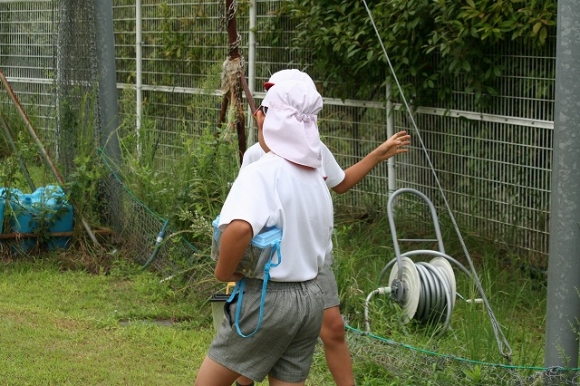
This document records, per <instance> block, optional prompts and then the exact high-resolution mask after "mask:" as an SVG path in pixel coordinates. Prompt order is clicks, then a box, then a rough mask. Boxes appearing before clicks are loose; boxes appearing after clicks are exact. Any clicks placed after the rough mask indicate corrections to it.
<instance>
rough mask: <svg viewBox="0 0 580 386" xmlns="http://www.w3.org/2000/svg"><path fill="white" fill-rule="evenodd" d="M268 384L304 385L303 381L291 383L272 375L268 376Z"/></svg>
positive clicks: (273, 385)
mask: <svg viewBox="0 0 580 386" xmlns="http://www.w3.org/2000/svg"><path fill="white" fill-rule="evenodd" d="M268 384H269V385H270V386H304V384H305V381H302V382H297V383H291V382H284V381H281V380H279V379H276V378H274V377H268Z"/></svg>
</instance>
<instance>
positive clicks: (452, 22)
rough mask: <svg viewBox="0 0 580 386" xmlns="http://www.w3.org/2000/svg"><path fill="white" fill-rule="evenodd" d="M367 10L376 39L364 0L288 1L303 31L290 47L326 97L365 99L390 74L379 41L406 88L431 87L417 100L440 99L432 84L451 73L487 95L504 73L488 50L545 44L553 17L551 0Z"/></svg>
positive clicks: (391, 5)
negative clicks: (309, 69) (320, 80)
mask: <svg viewBox="0 0 580 386" xmlns="http://www.w3.org/2000/svg"><path fill="white" fill-rule="evenodd" d="M369 7H370V10H371V13H372V19H373V20H374V22H375V23H376V27H377V30H378V31H379V34H380V40H379V38H378V37H377V35H376V32H375V30H374V26H373V25H372V23H371V19H370V17H369V15H368V13H367V11H366V9H365V7H363V6H362V3H361V2H348V1H340V0H320V1H310V0H294V1H291V2H289V4H288V8H289V9H291V10H292V11H291V14H292V17H293V18H294V20H295V21H296V23H297V26H296V30H297V31H300V32H299V33H298V34H297V35H296V38H295V39H294V41H293V45H294V50H295V51H297V54H298V55H297V57H299V58H304V63H302V64H309V65H310V68H311V69H312V70H311V72H313V73H312V75H313V76H314V77H315V78H319V79H324V81H323V83H324V85H326V88H325V89H324V90H323V91H324V93H325V95H327V96H334V97H341V98H364V97H365V96H368V95H372V92H373V90H374V89H375V88H376V87H377V81H380V83H384V82H383V80H384V81H386V80H387V78H389V77H391V76H392V74H390V73H389V72H390V71H388V68H387V66H386V57H385V55H384V53H383V48H382V47H381V42H382V43H383V44H384V47H385V49H386V51H387V55H388V56H389V59H390V61H391V63H392V64H393V67H394V70H395V73H396V75H397V77H398V78H399V79H400V80H403V83H404V84H403V87H404V88H405V89H409V90H410V92H411V93H412V94H413V95H417V94H418V93H417V90H433V93H432V94H430V93H429V92H427V93H426V92H421V93H420V95H418V98H419V99H417V100H416V101H415V103H421V99H423V100H432V98H434V97H437V98H441V97H445V96H444V95H442V94H441V92H443V94H445V93H446V91H445V87H443V86H441V87H440V88H441V89H442V90H437V91H436V90H435V89H436V87H437V85H438V83H441V82H443V80H444V79H446V78H447V77H449V76H451V77H457V76H462V77H463V78H464V79H465V81H466V82H467V83H468V84H466V88H469V89H472V90H474V93H475V94H476V95H483V94H489V92H488V90H489V89H490V87H491V88H492V89H493V85H494V81H495V80H496V79H497V78H498V77H500V76H501V75H502V67H501V66H500V64H499V61H498V60H496V59H493V58H492V59H491V60H490V59H489V57H490V56H491V55H489V53H493V52H501V50H502V48H501V47H502V46H504V45H505V46H506V48H510V47H512V46H513V43H511V42H514V41H515V42H516V44H519V45H521V46H528V45H529V46H533V47H539V46H542V45H544V44H545V42H546V39H547V38H548V35H549V29H550V28H551V27H553V26H554V25H555V15H556V3H555V0H526V1H524V0H461V1H457V0H436V1H432V0H406V1H400V0H382V1H378V2H374V4H372V3H371V4H369ZM507 45H509V46H507ZM312 53H315V54H314V55H312ZM306 62H308V63H306Z"/></svg>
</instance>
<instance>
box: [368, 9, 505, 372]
mask: <svg viewBox="0 0 580 386" xmlns="http://www.w3.org/2000/svg"><path fill="white" fill-rule="evenodd" d="M362 2H363V4H364V6H365V9H366V10H367V13H368V15H369V19H370V21H371V24H372V25H373V28H374V30H375V33H376V35H377V38H378V40H379V43H380V45H381V48H382V50H383V54H384V55H385V59H386V60H387V64H388V65H389V69H390V70H391V73H392V75H393V79H394V81H395V83H396V85H397V88H398V89H399V92H400V94H401V98H402V100H403V104H404V105H405V108H406V109H407V112H408V113H409V118H410V120H411V123H412V125H413V128H414V129H415V132H416V133H417V137H418V139H419V143H420V144H421V148H422V149H423V151H424V152H425V157H426V159H427V162H428V164H429V167H430V168H431V171H432V172H433V177H434V179H435V182H436V184H437V188H438V189H439V192H440V193H441V196H442V197H443V202H444V203H445V208H446V209H447V211H448V213H449V217H450V218H451V222H452V223H453V227H454V228H455V231H456V233H457V236H458V237H459V241H460V243H461V247H462V248H463V251H464V253H465V256H466V257H467V260H468V262H469V267H470V268H471V271H472V273H473V280H474V281H475V284H476V286H477V287H478V289H479V292H480V294H481V297H482V299H483V303H484V305H485V308H486V310H487V313H488V315H489V318H490V320H491V324H492V327H493V332H494V335H495V339H496V341H497V344H498V348H499V350H500V353H501V354H502V355H503V357H504V358H506V359H507V361H508V362H509V363H510V364H511V355H512V349H511V347H510V345H509V343H508V341H507V339H506V337H505V335H504V334H503V331H502V329H501V326H500V324H499V322H498V321H497V319H496V317H495V315H494V313H493V311H492V309H491V306H490V304H489V301H488V300H487V297H486V296H485V294H484V292H483V288H482V285H481V282H480V280H479V277H478V275H477V272H476V270H475V266H474V265H473V261H472V259H471V256H470V255H469V252H468V250H467V247H466V245H465V242H464V240H463V237H462V235H461V231H460V230H459V226H458V225H457V222H456V221H455V217H454V216H453V212H452V211H451V207H450V205H449V202H448V201H447V197H446V196H445V193H444V192H443V188H442V186H441V182H440V181H439V178H438V177H437V173H436V171H435V167H434V166H433V163H432V162H431V158H430V157H429V153H428V152H427V148H426V147H425V144H424V143H423V139H422V138H421V134H420V132H419V128H418V127H417V123H416V122H415V118H414V117H413V114H412V112H411V108H410V107H409V104H408V103H407V99H406V98H405V95H404V93H403V89H402V87H401V84H400V83H399V79H398V78H397V74H396V73H395V69H394V68H393V65H392V64H391V60H390V58H389V55H388V54H387V50H386V48H385V45H384V44H383V40H382V39H381V35H380V33H379V30H378V29H377V26H376V24H375V21H374V19H373V15H372V13H371V11H370V9H369V7H368V5H367V3H366V0H362Z"/></svg>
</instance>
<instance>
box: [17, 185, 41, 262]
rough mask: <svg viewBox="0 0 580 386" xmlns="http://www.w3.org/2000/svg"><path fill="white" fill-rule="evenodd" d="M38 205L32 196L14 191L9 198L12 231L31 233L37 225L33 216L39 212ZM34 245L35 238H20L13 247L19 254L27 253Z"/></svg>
mask: <svg viewBox="0 0 580 386" xmlns="http://www.w3.org/2000/svg"><path fill="white" fill-rule="evenodd" d="M38 206H39V204H38V201H37V200H36V198H35V197H34V194H27V193H22V192H21V191H19V190H17V189H14V190H13V191H12V192H11V196H10V207H11V209H12V213H13V216H12V219H11V225H12V231H14V232H18V233H32V232H33V231H34V230H35V229H36V228H38V224H37V222H36V220H35V218H37V217H38V216H35V214H36V213H38V212H39V208H38ZM35 244H36V239H35V238H22V239H20V240H18V241H17V242H16V243H15V247H16V249H17V250H18V251H19V252H24V253H25V252H28V251H30V250H31V249H33V248H34V246H35Z"/></svg>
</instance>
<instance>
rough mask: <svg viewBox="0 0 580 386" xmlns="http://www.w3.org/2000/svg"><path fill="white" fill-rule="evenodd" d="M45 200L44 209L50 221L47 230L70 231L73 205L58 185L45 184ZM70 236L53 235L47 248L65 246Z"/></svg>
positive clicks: (67, 244) (71, 228)
mask: <svg viewBox="0 0 580 386" xmlns="http://www.w3.org/2000/svg"><path fill="white" fill-rule="evenodd" d="M44 194H45V198H47V200H46V210H47V213H48V221H50V222H51V223H52V225H50V227H49V228H48V230H49V231H50V232H71V231H72V230H73V225H74V221H73V220H74V218H73V207H72V205H70V204H69V202H68V201H67V200H66V196H65V194H64V191H63V190H62V188H61V187H60V186H51V185H48V186H46V188H45V190H44ZM70 240H71V237H70V236H62V237H61V236H58V237H53V238H51V239H50V240H49V242H48V248H49V249H55V248H67V247H68V246H69V244H70Z"/></svg>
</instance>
